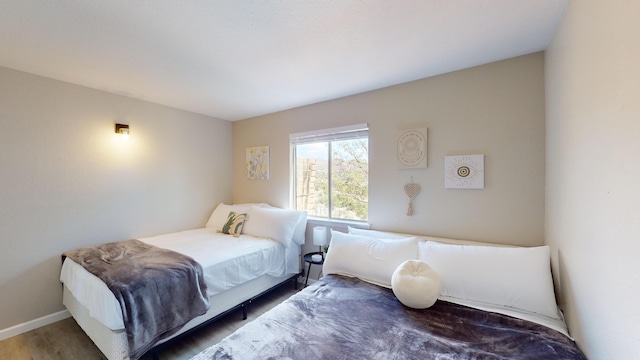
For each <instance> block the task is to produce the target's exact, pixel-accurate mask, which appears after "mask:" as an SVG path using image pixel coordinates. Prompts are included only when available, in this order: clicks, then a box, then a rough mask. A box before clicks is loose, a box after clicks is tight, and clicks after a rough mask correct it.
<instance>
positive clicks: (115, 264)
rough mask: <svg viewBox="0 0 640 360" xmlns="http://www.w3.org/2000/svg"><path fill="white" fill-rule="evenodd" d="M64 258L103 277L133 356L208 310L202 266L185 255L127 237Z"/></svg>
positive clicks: (146, 349)
mask: <svg viewBox="0 0 640 360" xmlns="http://www.w3.org/2000/svg"><path fill="white" fill-rule="evenodd" d="M65 256H66V257H69V258H70V259H72V260H73V261H75V262H77V263H78V264H80V265H82V266H84V268H85V269H87V271H89V272H90V273H92V274H93V275H95V276H97V277H98V278H100V279H101V280H102V281H103V282H104V283H105V284H106V285H107V286H108V287H109V289H110V290H111V292H113V294H114V295H115V297H116V299H117V300H118V302H119V303H120V307H121V308H122V317H123V319H124V326H125V330H126V332H127V338H128V340H129V357H130V358H131V359H134V360H135V359H138V358H140V357H141V356H142V355H144V353H145V352H147V351H148V350H149V349H151V348H152V347H153V345H154V344H155V343H156V342H157V341H158V340H160V339H163V338H165V337H167V336H170V335H172V334H174V333H176V332H177V331H178V330H180V328H181V327H182V326H183V325H184V324H186V323H187V322H188V321H189V320H191V319H193V318H194V317H196V316H198V315H202V314H204V313H205V312H206V311H207V310H208V309H209V300H208V298H207V295H206V293H207V291H206V290H207V286H206V284H205V282H204V277H203V274H202V267H201V266H200V264H198V263H197V262H196V261H195V260H193V259H192V258H190V257H188V256H186V255H182V254H179V253H177V252H174V251H171V250H167V249H162V248H158V247H155V246H152V245H149V244H146V243H144V242H142V241H139V240H127V241H120V242H114V243H108V244H102V245H96V246H90V247H86V248H82V249H77V250H73V251H68V252H65V253H64V254H63V259H64V257H65Z"/></svg>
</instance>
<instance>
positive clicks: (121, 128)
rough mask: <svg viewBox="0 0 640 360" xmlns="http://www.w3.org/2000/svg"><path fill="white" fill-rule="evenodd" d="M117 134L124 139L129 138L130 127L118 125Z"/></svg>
mask: <svg viewBox="0 0 640 360" xmlns="http://www.w3.org/2000/svg"><path fill="white" fill-rule="evenodd" d="M116 134H118V135H122V137H124V138H128V137H129V125H125V124H116Z"/></svg>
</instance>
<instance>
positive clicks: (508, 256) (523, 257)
mask: <svg viewBox="0 0 640 360" xmlns="http://www.w3.org/2000/svg"><path fill="white" fill-rule="evenodd" d="M419 252H420V260H422V261H424V262H426V263H427V264H429V266H431V268H433V270H435V271H436V272H437V273H438V275H439V276H440V279H441V281H442V290H441V296H440V299H442V300H450V301H452V302H459V301H464V302H471V303H473V304H477V305H490V306H498V307H503V308H509V309H515V310H517V311H523V312H529V313H535V314H539V315H543V316H547V317H549V318H554V319H557V318H559V315H558V307H557V304H556V300H555V294H554V290H553V279H552V277H551V267H550V250H549V247H548V246H539V247H530V248H525V247H492V246H474V245H452V244H443V243H438V242H433V241H426V242H422V243H421V244H420V245H419Z"/></svg>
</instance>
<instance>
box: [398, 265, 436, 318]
mask: <svg viewBox="0 0 640 360" xmlns="http://www.w3.org/2000/svg"><path fill="white" fill-rule="evenodd" d="M440 288H441V283H440V277H439V276H438V273H436V272H435V271H433V269H432V268H431V267H430V266H429V265H427V263H425V262H424V261H420V260H407V261H405V262H403V263H402V264H400V266H398V268H397V269H396V271H394V272H393V276H392V277H391V289H392V290H393V294H394V295H395V296H396V297H397V298H398V300H399V301H400V302H401V303H402V304H403V305H404V306H408V307H410V308H413V309H426V308H428V307H431V306H432V305H433V304H435V302H436V300H438V296H440Z"/></svg>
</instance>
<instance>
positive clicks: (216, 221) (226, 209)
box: [205, 202, 253, 230]
mask: <svg viewBox="0 0 640 360" xmlns="http://www.w3.org/2000/svg"><path fill="white" fill-rule="evenodd" d="M251 206H253V204H235V205H227V204H225V203H223V202H221V203H220V204H218V206H216V208H215V209H214V210H213V212H212V213H211V216H210V217H209V221H207V224H206V225H205V227H207V228H213V229H215V230H222V226H223V225H224V224H225V223H226V222H227V217H228V216H229V213H230V212H232V211H233V212H235V213H247V212H248V211H249V210H250V209H251Z"/></svg>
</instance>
